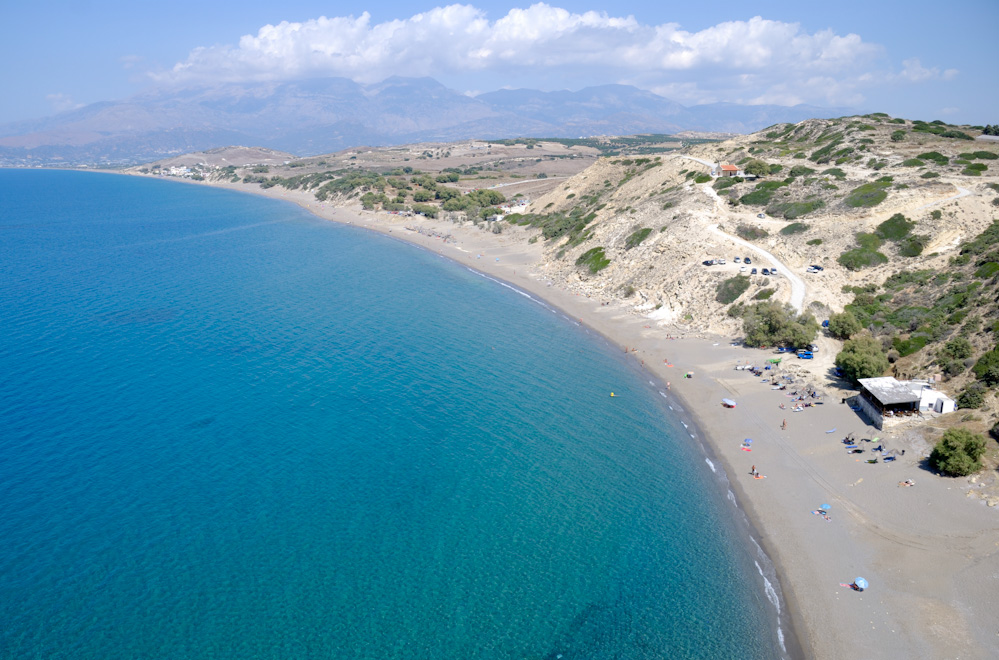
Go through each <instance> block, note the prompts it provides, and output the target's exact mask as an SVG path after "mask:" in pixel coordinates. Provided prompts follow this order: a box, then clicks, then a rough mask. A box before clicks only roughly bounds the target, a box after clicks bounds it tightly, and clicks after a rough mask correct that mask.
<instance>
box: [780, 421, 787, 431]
mask: <svg viewBox="0 0 999 660" xmlns="http://www.w3.org/2000/svg"><path fill="white" fill-rule="evenodd" d="M780 430H781V431H786V430H787V420H786V419H785V420H784V421H783V422H781V425H780Z"/></svg>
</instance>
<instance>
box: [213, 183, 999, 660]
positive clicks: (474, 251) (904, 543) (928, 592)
mask: <svg viewBox="0 0 999 660" xmlns="http://www.w3.org/2000/svg"><path fill="white" fill-rule="evenodd" d="M218 187H223V188H227V189H231V190H236V191H240V192H250V193H256V194H262V195H265V196H267V197H272V198H276V199H284V200H287V201H290V202H293V203H296V204H299V205H300V206H302V207H303V208H305V209H307V210H308V211H310V212H312V213H314V214H315V215H317V216H319V217H320V218H325V219H328V220H333V221H336V222H341V223H345V224H352V225H356V226H359V227H363V228H365V229H369V230H373V231H378V232H381V233H383V234H386V235H389V236H391V237H393V238H397V239H399V240H403V241H407V242H410V243H413V244H415V245H418V246H421V247H423V248H425V249H427V250H431V251H434V252H437V253H439V254H441V255H442V256H444V257H447V258H449V259H453V260H454V261H456V262H458V263H461V264H464V265H466V266H469V267H471V268H474V269H476V270H478V271H480V272H482V273H484V274H486V275H488V276H490V277H494V278H496V279H498V280H502V281H504V282H508V283H510V284H512V285H514V286H516V287H518V288H520V289H523V290H524V291H527V292H529V293H531V294H532V295H535V296H537V297H538V298H541V299H543V300H545V301H546V302H548V303H549V304H551V305H553V306H555V307H557V308H558V309H560V310H562V311H563V312H564V313H565V314H566V316H568V317H569V318H571V319H576V320H578V321H579V322H581V323H583V324H585V325H586V326H587V327H589V328H592V329H593V330H595V331H596V332H599V333H600V334H601V335H603V336H604V337H605V338H607V340H608V341H610V342H611V343H612V344H614V345H616V346H619V347H620V349H621V350H622V351H627V353H628V355H629V356H630V358H631V359H633V360H635V366H636V368H640V369H645V370H646V371H647V372H648V373H649V375H650V376H651V377H654V378H655V379H656V380H658V381H661V382H663V383H669V390H668V391H667V392H665V394H666V396H667V399H668V402H669V403H670V405H671V406H675V409H682V410H683V411H684V412H685V413H686V414H689V415H690V417H691V419H692V420H693V421H694V424H692V425H691V430H694V435H695V436H697V437H695V438H692V439H691V441H692V442H701V441H703V442H705V443H706V449H707V452H708V453H709V455H710V456H711V457H712V459H714V460H713V463H714V469H716V470H718V471H724V473H725V475H726V476H727V480H728V482H729V487H730V489H731V492H732V493H733V494H734V498H731V499H733V500H734V504H733V505H734V506H737V507H739V508H740V509H742V510H743V511H744V512H745V513H746V515H747V516H748V519H749V521H750V522H751V524H752V527H753V529H754V530H755V531H754V535H755V536H756V537H757V538H758V539H759V542H760V543H761V545H762V547H763V548H764V550H765V552H766V554H767V555H768V556H769V557H770V558H771V559H772V561H773V563H774V566H775V567H776V570H777V575H778V580H779V583H780V592H781V593H782V596H783V602H782V607H784V608H785V611H783V612H782V613H781V614H782V617H783V618H785V619H784V620H789V621H790V622H791V629H792V630H793V635H790V634H789V635H788V638H789V640H793V639H796V640H797V644H789V647H790V648H789V651H790V652H791V654H792V655H794V656H797V655H803V656H804V657H814V658H896V657H909V658H993V657H999V612H997V610H996V607H995V604H996V602H997V594H999V507H993V508H990V507H987V506H986V505H985V504H984V503H983V502H982V501H980V500H978V499H975V498H969V497H968V494H969V493H968V490H969V489H970V488H971V487H972V486H971V485H970V484H969V483H968V481H967V480H965V479H947V478H941V477H938V476H935V475H934V474H933V473H931V472H929V471H927V469H926V468H925V467H924V466H923V458H924V456H925V455H926V453H928V447H925V446H922V445H921V444H920V442H919V441H917V440H914V439H913V438H912V437H911V436H910V435H909V434H905V433H904V432H896V433H895V434H893V433H891V432H887V433H881V432H878V431H877V429H875V428H874V427H871V426H868V425H867V424H866V423H865V421H864V420H863V419H862V418H861V417H859V416H858V415H857V413H855V412H853V411H852V410H850V408H849V407H848V406H847V405H844V404H843V403H841V396H840V392H839V390H837V389H835V388H834V387H833V384H832V382H831V381H829V380H827V379H826V378H825V377H824V376H819V375H816V376H811V377H809V378H805V377H803V376H801V375H800V374H799V375H793V374H792V373H791V372H793V371H795V369H794V368H793V367H792V368H789V364H791V363H794V362H796V360H794V359H793V358H792V359H791V360H790V361H789V360H787V359H785V360H784V363H783V364H782V365H781V368H780V369H779V370H778V371H777V372H776V374H777V376H778V377H783V376H785V375H789V374H790V375H792V377H794V379H795V380H794V381H793V382H789V383H788V387H787V389H786V390H783V391H781V390H775V389H772V385H771V384H770V381H769V380H766V382H763V380H765V379H761V378H759V377H755V376H753V375H752V374H751V373H750V372H749V371H744V370H736V369H735V366H736V365H738V364H746V363H751V364H755V365H757V366H761V367H762V366H763V365H764V364H765V363H766V360H767V359H769V358H772V357H774V355H773V353H772V352H771V351H764V350H756V349H746V348H742V347H738V346H733V345H732V344H731V339H732V338H731V337H711V336H684V332H683V330H682V329H681V328H667V327H659V326H656V324H655V323H653V322H652V321H650V320H649V319H647V318H644V317H642V316H640V315H638V314H636V313H635V312H633V311H632V310H631V309H630V307H629V306H627V305H626V304H625V303H620V302H611V303H610V304H603V303H602V302H601V301H597V300H593V299H589V298H587V297H584V296H579V295H576V294H573V293H570V292H568V291H565V290H563V289H561V288H559V287H558V286H556V285H554V284H552V283H551V282H548V281H545V280H544V279H543V278H541V277H539V276H538V275H537V274H536V273H535V272H534V268H533V267H532V266H533V265H534V264H536V263H537V262H538V261H539V259H540V256H541V251H542V248H541V245H540V243H535V244H529V243H528V242H527V240H526V238H527V230H525V229H522V228H507V229H506V230H505V231H504V233H502V234H499V235H494V234H492V233H490V232H487V231H485V230H482V229H479V228H477V227H473V226H471V225H465V226H460V227H459V226H457V225H454V224H451V223H449V222H444V221H435V220H430V219H426V218H422V217H403V216H396V215H390V214H386V213H373V212H364V211H360V210H359V209H347V208H336V207H334V206H332V205H329V204H321V203H319V202H317V201H316V200H315V199H314V198H313V196H312V195H311V194H309V193H304V192H301V191H287V190H284V189H282V188H278V187H275V188H270V189H268V190H261V189H260V188H258V187H257V186H250V185H245V184H221V185H219V186H218ZM407 226H408V227H411V228H413V229H418V230H419V231H413V230H412V229H407ZM445 235H450V236H451V237H452V238H451V239H450V240H447V241H445V240H443V239H442V238H441V236H445ZM677 337H679V338H677ZM686 372H693V373H694V377H693V378H690V379H688V378H683V374H684V373H686ZM766 373H767V374H770V373H771V372H766ZM785 382H787V381H785ZM808 383H811V384H812V385H815V386H817V387H818V388H819V389H820V390H821V391H823V392H824V393H825V396H824V397H823V398H822V399H821V400H822V404H821V405H814V406H812V407H810V408H806V409H805V410H803V411H801V412H792V403H791V397H790V396H789V395H790V394H791V392H794V391H796V390H798V389H801V388H803V387H804V386H805V385H806V384H808ZM726 397H727V398H730V399H733V400H734V401H736V402H737V406H736V407H735V408H731V409H729V408H724V407H722V405H721V399H722V398H726ZM781 404H783V405H784V408H783V409H782V408H781ZM785 420H786V430H782V428H781V427H782V423H783V422H785ZM833 429H835V430H834V431H832V430H833ZM830 431H832V432H830ZM850 433H853V434H855V435H856V437H857V438H874V437H879V438H880V439H881V440H882V441H884V442H887V443H888V446H889V447H891V448H892V449H898V450H902V449H905V450H906V453H905V455H904V456H901V457H899V458H898V460H896V461H894V462H892V463H883V462H879V463H877V464H868V463H867V462H866V459H869V458H872V457H873V455H872V453H871V451H870V450H871V449H872V448H873V447H874V446H875V445H877V444H880V443H878V442H874V443H863V446H864V447H865V448H866V449H867V451H866V452H865V453H863V454H859V455H854V454H848V453H847V450H846V448H845V445H844V444H843V442H842V439H843V438H844V437H845V436H846V435H848V434H850ZM700 436H704V437H703V438H702V437H700ZM745 438H751V439H752V440H753V442H752V446H751V451H748V452H747V451H744V447H743V446H742V441H743V439H745ZM753 466H755V467H756V469H757V470H758V471H759V472H760V474H761V475H763V476H765V477H766V478H761V479H756V478H754V477H753V476H752V475H751V474H750V471H751V468H752V467H753ZM906 479H912V480H913V481H914V482H915V485H914V486H912V487H902V486H900V485H899V482H902V481H904V480H906ZM822 504H829V505H830V508H829V520H828V521H827V520H825V519H824V518H823V517H822V516H820V515H815V514H813V511H815V510H817V509H818V508H819V507H820V505H822ZM858 576H863V577H865V578H866V579H867V580H868V582H869V584H870V587H869V588H868V589H867V590H865V591H864V592H862V593H858V592H855V591H853V590H851V589H850V588H848V587H844V586H842V585H843V584H848V583H850V582H852V581H853V580H854V578H856V577H858ZM761 589H762V580H761ZM798 645H800V651H799V650H797V649H796V648H795V646H798Z"/></svg>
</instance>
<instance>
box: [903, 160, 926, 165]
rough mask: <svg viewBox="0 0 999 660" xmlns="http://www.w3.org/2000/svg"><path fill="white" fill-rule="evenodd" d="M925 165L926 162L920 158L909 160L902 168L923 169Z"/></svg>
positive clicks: (904, 162) (905, 161) (904, 161)
mask: <svg viewBox="0 0 999 660" xmlns="http://www.w3.org/2000/svg"><path fill="white" fill-rule="evenodd" d="M924 165H926V161H924V160H919V159H918V158H907V159H905V160H903V161H902V167H922V166H924Z"/></svg>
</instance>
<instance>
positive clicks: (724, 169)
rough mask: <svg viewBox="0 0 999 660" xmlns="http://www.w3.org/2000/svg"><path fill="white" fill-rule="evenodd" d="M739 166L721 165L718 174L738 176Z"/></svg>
mask: <svg viewBox="0 0 999 660" xmlns="http://www.w3.org/2000/svg"><path fill="white" fill-rule="evenodd" d="M738 175H739V168H738V167H736V166H735V165H722V166H721V174H720V176H738Z"/></svg>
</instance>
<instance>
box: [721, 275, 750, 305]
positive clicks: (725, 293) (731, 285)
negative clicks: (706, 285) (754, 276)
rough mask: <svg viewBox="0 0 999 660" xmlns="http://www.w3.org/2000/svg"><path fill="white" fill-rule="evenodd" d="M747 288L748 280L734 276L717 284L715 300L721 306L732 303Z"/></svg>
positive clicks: (740, 276)
mask: <svg viewBox="0 0 999 660" xmlns="http://www.w3.org/2000/svg"><path fill="white" fill-rule="evenodd" d="M748 288H749V278H748V277H744V276H742V275H736V276H735V277H730V278H729V279H727V280H725V281H723V282H721V283H719V284H718V289H717V292H716V293H715V300H716V301H718V302H720V303H721V304H723V305H728V304H729V303H734V302H735V301H736V300H738V298H739V296H741V295H742V294H743V293H745V292H746V289H748Z"/></svg>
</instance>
